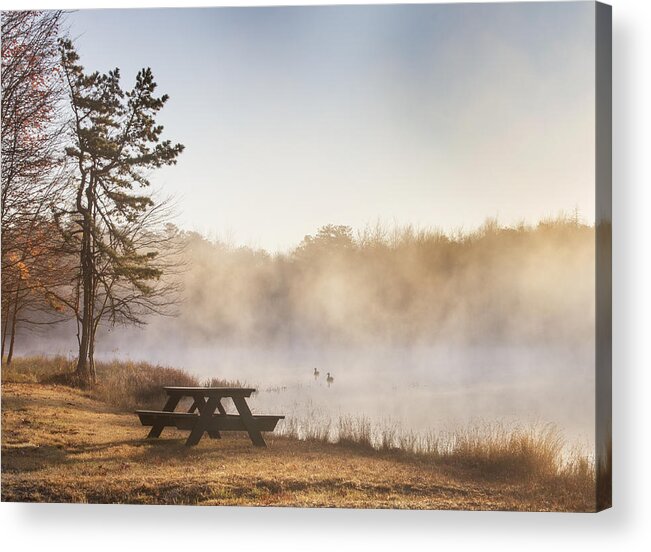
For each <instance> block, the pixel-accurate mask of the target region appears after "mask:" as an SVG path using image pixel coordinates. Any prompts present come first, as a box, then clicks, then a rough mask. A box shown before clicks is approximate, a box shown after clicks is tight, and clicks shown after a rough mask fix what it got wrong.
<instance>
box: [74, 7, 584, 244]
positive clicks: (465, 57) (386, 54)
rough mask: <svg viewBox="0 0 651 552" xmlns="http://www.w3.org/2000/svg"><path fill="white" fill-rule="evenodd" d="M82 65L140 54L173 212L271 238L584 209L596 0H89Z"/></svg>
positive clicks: (79, 25) (239, 235)
mask: <svg viewBox="0 0 651 552" xmlns="http://www.w3.org/2000/svg"><path fill="white" fill-rule="evenodd" d="M69 22H70V32H71V35H72V36H73V38H76V44H77V47H78V50H79V53H80V55H81V61H82V64H83V65H85V67H86V68H87V69H93V70H95V69H97V70H102V71H104V70H108V69H109V68H112V67H115V66H117V67H120V69H121V71H122V75H123V80H124V84H125V86H126V85H129V86H130V85H131V84H132V81H133V79H134V77H135V73H136V71H137V70H138V69H139V68H141V67H143V66H150V67H151V68H152V70H153V72H154V75H155V77H156V80H157V82H158V83H159V90H160V92H161V93H167V94H169V95H170V101H169V102H168V104H167V105H166V107H165V108H164V110H163V112H162V114H161V122H162V123H163V124H164V125H165V129H166V135H167V137H168V138H170V139H172V140H173V141H180V142H182V143H183V144H185V146H186V151H185V152H184V153H183V155H182V156H181V157H180V160H179V163H178V165H177V166H175V167H171V168H165V169H162V170H160V171H158V172H156V173H154V174H153V179H152V180H153V181H154V182H155V183H156V185H157V187H158V188H159V189H161V190H162V191H163V192H165V193H171V194H173V195H175V196H176V197H177V199H178V206H179V209H178V210H179V217H178V219H177V223H178V224H179V225H180V226H182V227H185V228H188V229H193V230H198V231H201V232H203V233H209V234H212V235H215V234H216V235H220V236H221V237H226V236H230V237H231V238H232V239H234V240H235V241H236V242H238V243H248V244H250V245H257V246H261V247H265V248H267V249H269V250H276V249H287V248H289V247H291V246H293V245H295V244H297V243H298V242H299V241H300V240H301V239H302V238H303V236H304V235H305V234H308V233H314V231H315V230H316V229H317V228H318V227H319V226H321V225H324V224H327V223H335V224H348V225H351V226H353V227H356V228H358V227H362V226H364V225H365V224H366V223H374V222H375V221H377V220H378V219H380V220H382V221H385V222H388V223H394V222H397V223H414V224H417V225H422V226H436V227H440V228H443V229H445V230H452V229H457V228H461V227H463V228H466V229H470V228H474V227H476V226H478V225H479V224H481V222H482V221H483V220H484V219H485V218H486V217H487V216H498V217H499V220H500V221H501V222H503V223H513V222H517V221H518V220H520V219H525V220H528V221H535V220H538V219H539V218H541V217H544V216H548V215H555V214H557V213H558V212H559V211H561V210H566V211H569V210H572V209H574V208H575V207H578V209H579V211H580V213H581V215H582V216H583V218H584V219H585V220H586V221H588V222H592V221H593V220H594V214H593V212H594V204H595V201H594V110H595V98H594V75H595V72H594V32H595V31H594V4H593V3H592V2H571V3H567V2H558V3H513V4H492V5H491V4H487V5H481V4H465V5H464V4H456V5H452V4H450V5H445V4H443V5H429V6H428V5H411V6H405V5H403V6H400V5H397V6H395V5H394V6H334V7H307V8H202V9H167V10H165V9H155V10H150V9H148V10H145V9H142V10H89V11H79V12H76V13H73V14H71V15H70V16H69Z"/></svg>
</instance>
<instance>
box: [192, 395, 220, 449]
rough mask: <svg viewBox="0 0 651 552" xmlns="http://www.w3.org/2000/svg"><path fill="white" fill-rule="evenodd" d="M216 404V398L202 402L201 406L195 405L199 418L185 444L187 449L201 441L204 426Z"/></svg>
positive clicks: (204, 429) (217, 401)
mask: <svg viewBox="0 0 651 552" xmlns="http://www.w3.org/2000/svg"><path fill="white" fill-rule="evenodd" d="M217 403H219V398H218V397H210V398H209V399H208V400H207V401H205V402H203V404H199V403H197V409H198V410H199V417H198V418H197V420H196V422H195V424H194V427H193V428H192V431H191V432H190V436H189V437H188V440H187V441H186V442H185V445H186V446H187V447H192V446H194V445H196V444H197V443H198V442H199V441H200V440H201V437H203V434H204V432H205V431H206V426H207V424H208V422H209V421H210V419H211V418H212V415H213V413H214V412H215V409H216V408H217Z"/></svg>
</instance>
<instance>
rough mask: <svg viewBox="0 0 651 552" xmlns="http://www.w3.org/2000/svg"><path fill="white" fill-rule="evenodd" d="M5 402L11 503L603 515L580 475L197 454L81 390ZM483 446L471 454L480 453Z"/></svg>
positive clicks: (280, 447)
mask: <svg viewBox="0 0 651 552" xmlns="http://www.w3.org/2000/svg"><path fill="white" fill-rule="evenodd" d="M2 395H3V396H2V399H3V401H2V500H5V501H45V502H117V503H137V504H205V505H211V504H221V505H226V504H230V505H279V506H303V507H305V506H308V507H311V506H328V507H351V508H362V507H365V508H369V507H375V508H436V509H475V510H476V509H484V510H545V511H548V510H558V511H593V510H594V509H595V494H594V482H593V484H592V487H591V488H586V487H584V486H581V485H579V484H577V483H576V480H574V479H571V478H570V476H569V475H566V476H554V475H553V474H552V475H549V476H546V477H537V478H535V479H522V478H521V479H517V478H516V479H510V478H500V477H486V475H482V474H480V473H479V472H478V471H477V470H476V469H472V468H467V467H465V466H463V465H452V464H443V465H441V464H438V463H436V462H431V461H425V459H424V458H423V457H418V456H411V455H409V454H404V455H403V454H400V453H398V452H396V451H391V450H387V451H375V450H374V449H373V450H372V449H369V448H359V447H356V446H352V447H351V446H347V445H345V443H343V442H342V443H340V445H339V446H337V445H333V444H330V443H326V442H321V441H319V440H312V441H307V442H306V441H298V440H295V439H288V438H285V437H278V436H272V435H268V436H267V442H268V444H269V447H268V448H267V449H259V448H256V447H252V446H251V444H250V442H249V441H248V439H247V438H245V437H244V436H241V435H238V434H235V435H225V436H224V438H223V439H221V440H210V439H203V440H202V441H201V443H200V444H199V445H198V446H197V447H194V448H190V449H188V448H186V447H184V446H183V439H182V438H184V437H185V433H181V432H177V431H170V430H166V431H165V433H163V438H162V439H160V440H154V441H148V440H146V439H144V438H143V437H144V436H145V434H146V429H145V428H143V427H141V426H140V425H139V423H138V420H137V418H136V417H135V416H134V415H133V414H128V413H124V412H122V411H121V410H120V409H118V408H116V407H112V406H109V405H106V404H104V403H102V402H99V401H97V400H95V399H93V398H91V397H89V396H88V394H86V393H84V392H83V391H80V390H76V389H72V388H69V387H64V386H58V385H45V384H26V383H9V382H5V383H4V384H3V388H2ZM351 424H352V425H346V423H345V424H344V428H345V430H348V429H350V430H351V431H352V433H351V434H349V435H352V437H353V438H354V437H355V436H356V435H357V436H360V435H361V437H362V439H365V438H366V432H367V426H368V424H366V423H362V424H361V425H359V424H356V423H355V422H351ZM519 442H520V443H521V441H518V440H517V439H516V440H514V444H513V445H512V446H516V448H517V446H519V445H517V443H519ZM472 443H474V441H472V440H470V441H469V443H468V444H467V445H464V446H467V447H470V448H467V449H464V450H467V451H468V454H470V453H471V452H472V451H473V450H475V449H473V448H472V447H476V446H478V445H477V444H476V443H475V444H472ZM460 450H461V449H460Z"/></svg>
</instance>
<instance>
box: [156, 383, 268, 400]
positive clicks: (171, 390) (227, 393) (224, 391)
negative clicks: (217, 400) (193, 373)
mask: <svg viewBox="0 0 651 552" xmlns="http://www.w3.org/2000/svg"><path fill="white" fill-rule="evenodd" d="M163 389H165V391H166V392H167V394H168V395H187V396H197V395H200V396H203V397H213V396H218V397H249V396H251V394H252V393H254V392H255V389H254V388H252V387H175V386H165V387H163Z"/></svg>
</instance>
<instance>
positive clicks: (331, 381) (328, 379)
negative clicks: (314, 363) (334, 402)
mask: <svg viewBox="0 0 651 552" xmlns="http://www.w3.org/2000/svg"><path fill="white" fill-rule="evenodd" d="M326 381H327V382H328V387H330V384H331V383H333V382H334V381H335V378H333V377H332V376H331V375H330V372H328V377H327V378H326Z"/></svg>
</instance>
